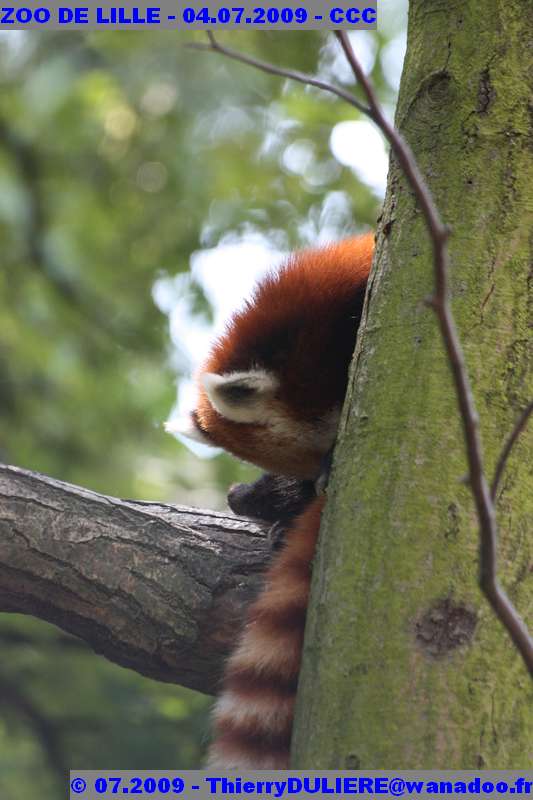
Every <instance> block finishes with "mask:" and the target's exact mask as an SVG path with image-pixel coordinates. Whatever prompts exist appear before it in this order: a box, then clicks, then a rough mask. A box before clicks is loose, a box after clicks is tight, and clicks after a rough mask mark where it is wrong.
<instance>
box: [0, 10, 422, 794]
mask: <svg viewBox="0 0 533 800" xmlns="http://www.w3.org/2000/svg"><path fill="white" fill-rule="evenodd" d="M405 25H406V2H405V0H387V2H385V0H383V2H382V3H380V28H379V31H378V32H377V33H375V34H374V33H372V34H369V33H360V32H356V33H354V34H352V35H353V43H354V46H355V48H356V50H357V51H358V53H359V54H360V56H361V58H362V59H363V61H364V63H365V66H366V68H367V70H368V71H369V72H370V73H371V75H372V79H373V81H374V83H375V85H376V87H377V89H378V91H379V95H380V98H381V100H382V102H383V103H384V104H386V106H387V108H388V109H389V112H390V114H391V115H392V113H393V110H394V103H395V99H396V91H397V86H398V82H399V78H400V71H401V63H402V57H403V49H404V43H405ZM199 40H202V36H201V35H200V34H198V35H196V34H187V33H178V34H175V33H171V32H167V31H161V32H157V33H144V32H143V33H137V32H124V31H119V32H113V33H100V32H95V33H90V34H78V33H76V32H69V33H64V32H60V33H55V32H45V33H37V32H30V33H21V32H17V31H13V32H9V33H7V34H6V33H4V32H0V245H1V246H0V460H1V461H2V462H5V463H11V464H16V465H19V466H23V467H26V468H29V469H33V470H39V471H42V472H45V473H47V474H49V475H52V476H54V477H56V478H60V479H63V480H67V481H71V482H73V483H78V484H81V485H83V486H86V487H89V488H91V489H94V490H97V491H101V492H104V493H107V494H112V495H117V496H120V497H128V498H139V499H144V500H164V501H167V502H180V503H187V504H189V505H204V506H208V507H223V506H224V489H225V487H227V486H228V485H229V484H230V483H231V482H234V481H236V480H246V479H249V478H250V477H251V476H252V475H253V472H252V470H251V468H249V467H246V466H245V465H242V464H239V463H237V462H236V461H234V460H232V459H231V458H228V457H226V456H224V455H219V456H216V457H214V458H213V457H212V458H208V459H206V458H203V459H201V458H198V457H197V456H196V455H194V454H193V453H191V452H190V451H189V450H188V449H187V448H186V447H184V446H183V445H182V444H181V443H179V442H178V441H176V440H175V439H174V438H172V437H170V436H169V435H168V434H165V433H164V430H163V427H162V424H163V422H164V420H166V419H167V418H168V417H169V416H170V415H171V414H172V413H173V410H175V406H176V397H177V387H178V388H179V387H180V386H181V392H182V398H181V401H183V399H184V398H185V399H187V396H188V392H189V391H190V384H187V383H186V382H185V379H186V377H187V376H189V375H190V372H191V370H192V369H193V368H194V366H195V363H194V362H197V360H198V358H199V357H200V353H196V351H195V345H196V343H200V342H203V340H204V339H205V338H206V337H207V332H208V331H209V327H210V325H211V321H212V319H213V317H215V318H217V316H221V314H222V311H223V310H225V309H226V307H229V306H230V305H231V304H232V303H233V302H236V301H237V300H238V298H239V293H240V292H242V277H243V272H244V273H246V275H245V277H246V276H247V277H248V279H251V278H252V277H253V275H255V274H256V272H257V271H258V269H259V266H260V264H262V263H263V262H264V261H265V259H266V260H268V255H269V253H271V252H272V254H273V256H274V254H275V255H276V257H279V254H280V252H286V251H288V250H289V249H291V248H293V247H296V246H299V245H305V244H309V243H313V242H317V241H322V240H326V239H332V238H337V237H339V236H342V235H343V234H345V233H351V232H353V231H358V230H363V229H365V228H368V227H369V226H373V225H374V224H375V221H376V217H377V215H378V213H379V206H380V198H381V195H382V193H383V186H384V180H385V171H386V161H385V158H384V147H383V144H382V143H381V141H380V140H379V135H378V134H376V133H375V132H373V131H372V130H369V126H368V124H367V123H364V122H362V121H360V117H359V115H358V114H357V112H354V110H353V109H352V108H350V107H349V106H347V105H345V104H343V103H342V102H340V101H338V100H337V99H335V98H333V97H331V96H328V95H325V94H323V93H320V92H318V91H316V90H314V89H308V88H306V87H303V86H301V85H298V84H291V83H289V82H287V81H284V80H281V79H278V78H274V77H271V76H267V75H264V74H261V73H259V72H256V71H254V70H252V69H250V68H247V67H244V66H241V65H237V64H234V63H231V62H229V61H227V60H224V59H223V58H221V57H220V56H218V55H214V54H208V53H200V52H196V51H193V50H188V49H187V48H186V47H185V45H186V43H187V42H190V41H199ZM221 40H223V41H224V42H225V43H227V44H228V45H230V46H232V47H235V48H239V49H242V50H244V51H246V52H249V53H252V54H254V55H255V56H257V57H259V58H263V59H266V60H270V61H273V62H275V63H277V64H283V65H286V66H290V67H293V68H297V69H300V70H303V71H307V72H312V73H319V74H320V75H321V76H322V77H325V78H328V79H336V80H338V81H339V82H341V83H342V84H344V85H347V86H349V85H350V83H351V78H350V73H349V71H348V70H347V69H346V66H345V64H344V62H343V59H342V57H341V55H340V53H339V51H338V49H337V46H336V44H335V42H334V40H333V37H332V36H331V35H330V34H325V33H318V32H300V31H299V32H296V33H291V32H283V33H277V32H273V33H266V32H263V31H261V32H255V31H250V32H248V31H246V32H242V31H238V32H234V33H227V34H225V35H224V34H222V35H221ZM358 120H359V122H358V123H357V125H358V126H359V127H357V125H355V123H354V121H355V122H357V121H358ZM332 131H333V133H332ZM217 248H218V250H217ZM217 252H218V253H220V254H221V255H220V258H218V260H217ZM233 262H235V264H238V267H239V271H238V272H237V273H235V274H236V275H237V276H240V278H239V279H237V277H235V279H233V278H232V277H231V276H232V275H233V273H232V272H231V267H232V266H233ZM195 263H196V264H197V265H199V268H198V269H197V270H196V271H195V270H194V264H195ZM191 264H192V265H193V269H192V271H191ZM226 269H227V272H226ZM226 275H227V278H226ZM221 276H222V279H221ZM244 282H246V281H244ZM217 286H218V287H219V289H218V294H217ZM220 287H222V288H220ZM222 295H223V296H222ZM189 330H190V331H191V336H189V335H188V331H189ZM193 332H194V335H193ZM198 349H200V346H198ZM181 401H179V402H181ZM181 405H183V402H181ZM0 553H1V543H0ZM0 652H1V657H0V798H1V800H29V798H30V797H34V796H35V790H36V787H39V790H38V793H39V797H40V798H41V800H56V798H62V797H64V796H65V783H64V777H63V775H64V770H65V769H66V768H68V767H71V768H76V767H79V768H88V769H96V768H114V769H119V768H131V769H150V768H154V769H163V768H167V769H171V768H194V767H198V766H199V765H200V763H201V759H202V754H203V752H204V749H205V744H206V740H207V734H208V730H209V726H208V707H209V703H210V701H209V699H208V698H205V697H203V696H201V695H199V694H196V693H194V692H191V691H187V690H184V689H182V688H180V687H178V686H171V685H164V684H158V683H156V682H154V681H150V680H148V679H145V678H142V677H140V676H139V675H137V674H135V673H133V672H131V671H128V670H125V669H120V668H119V667H117V666H115V665H112V664H110V663H108V662H107V661H105V660H104V659H103V658H101V657H98V656H96V655H94V654H93V653H92V651H90V650H89V648H88V647H86V646H85V645H84V644H83V642H81V641H78V640H76V639H74V638H73V637H70V636H68V635H67V634H65V633H63V632H61V631H60V630H58V629H56V628H54V627H52V626H50V625H47V624H45V623H42V622H40V621H37V620H34V619H30V618H26V617H23V616H21V615H9V614H0Z"/></svg>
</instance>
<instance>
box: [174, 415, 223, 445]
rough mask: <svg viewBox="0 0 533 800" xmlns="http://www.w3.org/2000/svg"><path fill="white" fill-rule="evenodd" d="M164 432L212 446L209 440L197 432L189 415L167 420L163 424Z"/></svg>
mask: <svg viewBox="0 0 533 800" xmlns="http://www.w3.org/2000/svg"><path fill="white" fill-rule="evenodd" d="M165 430H166V432H167V433H178V434H180V435H181V436H185V437H186V438H187V439H192V440H193V441H195V442H201V443H202V444H209V445H211V446H213V442H210V441H209V439H208V438H207V437H205V436H204V435H203V434H202V433H201V432H200V431H199V430H198V428H197V427H196V425H195V424H194V421H193V418H192V416H191V415H189V416H187V417H178V418H177V419H169V420H167V422H165Z"/></svg>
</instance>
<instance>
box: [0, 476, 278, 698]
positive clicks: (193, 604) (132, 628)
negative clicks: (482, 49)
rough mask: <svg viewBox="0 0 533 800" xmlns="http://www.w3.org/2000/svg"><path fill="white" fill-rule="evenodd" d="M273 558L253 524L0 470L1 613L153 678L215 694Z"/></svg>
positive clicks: (208, 512) (238, 519)
mask: <svg viewBox="0 0 533 800" xmlns="http://www.w3.org/2000/svg"><path fill="white" fill-rule="evenodd" d="M269 553H270V543H269V541H268V539H267V537H266V536H265V529H264V528H262V527H261V525H260V524H256V523H254V522H251V521H250V520H248V519H242V518H239V517H235V516H232V515H231V514H229V513H228V514H220V513H216V512H214V511H200V510H199V509H192V508H184V507H176V506H165V505H159V504H157V503H139V502H130V501H125V500H118V499H116V498H113V497H106V496H104V495H99V494H96V493H94V492H90V491H88V490H86V489H81V488H79V487H76V486H71V485H70V484H67V483H62V482H60V481H56V480H53V479H52V478H47V477H45V476H43V475H38V474H36V473H32V472H28V471H26V470H21V469H18V468H16V467H6V466H1V465H0V611H12V612H21V613H24V614H32V615H33V616H35V617H39V618H41V619H44V620H47V621H49V622H53V623H55V624H56V625H59V627H61V628H63V629H64V630H66V631H69V632H70V633H73V634H75V635H76V636H79V637H81V638H82V639H84V640H85V641H86V642H88V643H89V644H90V645H91V646H92V647H93V648H94V649H95V650H96V652H98V653H101V654H103V655H105V656H106V657H107V658H109V659H110V660H111V661H115V662H116V663H118V664H121V665H122V666H125V667H131V668H132V669H135V670H136V671H137V672H140V673H142V674H143V675H147V676H149V677H151V678H156V679H159V680H165V681H170V682H173V683H180V684H183V685H184V686H190V687H191V688H193V689H199V690H201V691H204V692H213V691H214V690H215V689H216V684H217V680H218V677H219V675H220V671H221V667H222V662H223V657H224V655H225V654H226V653H227V651H228V649H229V647H230V645H231V643H232V642H233V640H234V638H235V635H236V633H237V632H238V630H239V626H240V620H242V618H243V609H244V607H245V605H246V604H248V603H249V602H250V600H251V598H252V597H253V596H254V595H255V593H256V592H257V590H258V588H259V584H260V576H261V573H262V571H263V570H264V568H265V563H266V561H267V559H268V556H269Z"/></svg>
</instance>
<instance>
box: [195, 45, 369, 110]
mask: <svg viewBox="0 0 533 800" xmlns="http://www.w3.org/2000/svg"><path fill="white" fill-rule="evenodd" d="M207 36H208V38H209V44H203V43H201V42H189V43H188V44H187V45H186V47H187V48H188V49H190V50H206V51H207V52H211V53H220V54H221V55H224V56H227V57H228V58H231V59H233V61H240V62H241V63H242V64H248V65H249V66H250V67H254V68H255V69H259V70H261V72H268V74H269V75H278V76H279V77H281V78H289V79H290V80H292V81H297V82H298V83H303V84H305V85H306V86H315V87H316V88H317V89H322V91H324V92H329V93H330V94H335V95H337V97H340V98H341V100H344V101H345V102H346V103H349V104H350V105H351V106H354V107H355V108H357V109H359V111H361V112H362V113H363V114H367V115H369V114H370V109H369V108H366V106H364V105H363V104H362V103H360V102H359V100H357V99H356V98H355V97H354V96H353V95H352V94H351V93H350V92H347V91H346V90H345V89H341V88H340V87H338V86H335V85H334V84H333V83H328V81H321V80H320V79H319V78H315V77H314V76H313V75H306V74H305V73H304V72H298V70H293V69H288V68H287V69H286V68H285V67H276V66H275V64H269V63H268V62H267V61H260V60H259V59H257V58H252V56H247V55H244V54H243V53H239V52H238V51H237V50H232V49H231V48H229V47H224V46H223V45H221V44H220V43H219V42H218V40H217V39H216V38H215V35H214V33H211V31H207Z"/></svg>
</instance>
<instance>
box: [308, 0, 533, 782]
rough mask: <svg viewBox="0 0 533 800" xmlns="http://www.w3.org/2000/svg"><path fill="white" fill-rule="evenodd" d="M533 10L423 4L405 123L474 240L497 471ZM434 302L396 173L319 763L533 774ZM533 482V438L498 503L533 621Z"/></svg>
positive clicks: (523, 354) (349, 459)
mask: <svg viewBox="0 0 533 800" xmlns="http://www.w3.org/2000/svg"><path fill="white" fill-rule="evenodd" d="M532 14H533V6H532V5H531V4H530V3H529V4H528V3H523V2H522V0H505V2H504V0H488V2H486V3H484V4H483V5H480V4H479V2H477V0H460V2H459V1H458V0H452V2H450V0H446V1H445V2H444V1H442V2H440V1H438V0H432V2H428V1H427V0H412V2H411V5H410V20H409V35H408V50H407V57H406V63H405V67H404V74H403V77H402V85H401V90H400V100H399V106H398V111H397V118H396V124H397V126H398V127H399V128H400V130H401V131H402V133H403V134H404V136H405V137H406V138H407V140H408V142H409V143H410V144H411V146H412V148H413V149H414V151H415V153H416V155H417V157H418V159H419V162H420V164H421V167H422V169H423V172H424V173H425V174H426V176H427V178H428V181H429V184H430V187H431V189H432V191H433V192H434V195H435V197H436V200H437V203H438V205H439V207H440V209H441V212H442V214H443V217H444V219H445V221H446V222H448V223H449V224H450V225H451V227H452V229H453V236H452V239H451V242H450V251H451V259H452V267H451V285H452V293H453V311H454V314H455V315H456V319H457V322H458V324H459V328H460V332H461V335H462V340H463V344H464V347H465V351H466V358H467V362H468V366H469V369H470V374H471V377H472V380H473V384H474V390H475V396H476V401H477V404H478V409H479V411H480V417H481V426H482V432H483V439H484V449H485V455H486V458H487V463H488V466H489V468H490V469H491V470H492V468H493V466H494V463H495V461H496V458H497V455H498V453H499V451H500V448H501V446H502V444H503V442H504V439H505V437H506V435H507V434H508V433H509V432H510V430H511V428H512V425H513V423H514V421H515V419H516V418H517V416H518V414H519V411H520V409H521V408H522V407H523V406H524V405H525V404H526V402H527V400H528V399H529V398H530V397H531V396H532V395H533V371H532V358H531V356H532V352H531V345H532V335H531V323H532V318H531V310H532V285H531V284H532V272H531V264H532V261H533V259H532V253H531V244H530V242H529V241H528V240H529V237H530V235H531V229H532V223H533V220H532V209H533V188H532V187H533V158H532V151H531V147H532V144H533V130H532V107H531V97H532V96H533V87H532V82H531V63H532V57H533V50H532V31H533V19H532ZM355 49H356V50H357V41H355ZM432 287H433V274H432V263H431V250H430V245H429V241H428V236H427V233H426V231H425V230H424V226H423V223H422V221H421V215H420V213H419V212H418V211H417V209H416V208H415V207H414V201H413V197H412V193H411V192H410V190H409V189H408V188H407V186H406V182H405V179H404V178H403V176H402V175H401V174H400V173H399V170H398V168H397V166H396V165H394V164H393V165H392V168H391V173H390V175H389V186H388V193H387V198H386V203H385V209H384V215H383V227H382V233H381V236H380V240H379V248H378V254H377V262H376V268H375V274H374V277H373V282H372V287H371V292H370V296H371V300H370V303H369V305H368V316H367V317H366V319H365V321H364V324H363V335H362V339H361V340H360V345H359V350H358V352H357V354H356V358H355V362H354V363H355V365H356V369H355V370H354V371H353V380H352V381H351V385H350V392H349V396H348V398H347V403H346V406H345V413H344V418H343V421H342V424H341V437H340V442H339V447H338V448H337V453H336V458H335V466H334V471H333V476H332V481H331V483H330V491H329V497H330V500H329V503H328V506H327V509H326V512H325V518H324V522H323V530H322V534H321V541H320V545H319V553H318V556H317V562H316V565H315V569H314V575H313V592H312V607H311V611H310V615H309V621H308V628H307V633H306V645H305V653H304V666H303V673H302V676H301V682H300V692H299V698H298V709H297V721H296V731H295V740H294V747H293V763H294V765H295V766H297V767H299V768H305V769H311V768H320V769H334V768H340V769H343V768H347V769H349V768H361V769H380V768H382V769H383V768H385V769H390V768H403V769H430V768H432V769H438V768H448V769H451V768H453V769H474V768H476V767H477V768H479V767H487V768H489V767H490V768H499V769H510V768H519V767H522V768H525V767H527V766H528V765H530V764H531V762H532V745H533V702H532V701H533V697H532V692H531V681H530V679H529V676H528V674H527V672H526V669H525V667H524V664H523V662H522V659H521V658H520V656H519V655H518V654H517V653H516V652H515V650H514V649H513V647H512V645H511V642H510V639H509V637H508V636H507V634H506V632H505V631H504V630H503V628H502V627H501V625H500V623H499V622H498V621H497V620H496V619H495V618H494V616H493V614H492V611H491V609H490V608H489V606H488V604H487V603H486V601H485V600H484V598H483V597H482V596H481V594H480V592H479V590H478V586H477V578H478V533H477V526H476V520H475V515H474V507H473V502H472V498H471V496H470V493H469V490H468V488H467V486H465V485H464V483H462V482H461V479H462V478H463V477H464V476H465V473H466V462H465V456H464V443H463V438H462V431H461V425H460V422H459V420H458V412H457V405H456V399H455V394H454V391H453V387H452V383H451V379H450V373H449V368H448V366H447V364H446V361H445V357H444V352H443V347H442V343H441V340H440V335H439V332H438V328H437V324H436V320H435V318H434V316H433V314H432V312H431V310H429V309H428V308H427V307H426V306H425V304H424V298H425V297H427V296H428V295H430V294H431V291H432ZM532 467H533V426H531V425H530V429H529V431H528V432H527V433H525V434H524V435H523V436H522V438H521V440H520V442H519V444H518V446H517V447H516V450H515V451H514V452H513V456H512V458H511V460H510V462H509V464H508V467H507V470H506V473H505V477H504V481H503V483H502V485H501V488H500V492H499V499H498V521H499V526H500V546H499V549H500V558H499V570H500V575H501V578H502V582H503V583H504V585H505V586H506V588H507V590H508V592H509V595H510V597H511V599H512V600H513V602H514V603H515V604H516V606H517V607H518V609H519V611H520V613H521V614H522V616H523V617H525V618H526V620H527V621H528V623H529V625H530V627H531V625H532V624H533V619H532V614H531V608H532V599H533V591H532V581H531V576H530V573H531V561H532V559H531V541H532V531H533V490H532ZM528 577H529V580H527V578H528Z"/></svg>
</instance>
